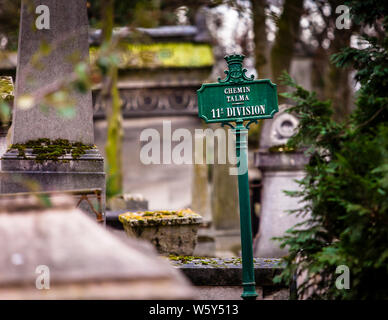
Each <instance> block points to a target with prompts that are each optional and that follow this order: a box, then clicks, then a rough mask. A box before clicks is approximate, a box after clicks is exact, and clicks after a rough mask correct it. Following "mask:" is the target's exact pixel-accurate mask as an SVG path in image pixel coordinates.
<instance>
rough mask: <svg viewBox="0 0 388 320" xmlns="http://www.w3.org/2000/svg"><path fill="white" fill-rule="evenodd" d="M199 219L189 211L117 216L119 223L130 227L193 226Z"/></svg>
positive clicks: (164, 211) (197, 215)
mask: <svg viewBox="0 0 388 320" xmlns="http://www.w3.org/2000/svg"><path fill="white" fill-rule="evenodd" d="M201 218H202V217H201V216H200V215H199V214H196V213H195V212H193V211H192V210H191V209H182V210H176V211H170V210H157V211H138V212H126V213H123V214H120V215H119V221H120V222H121V223H123V224H124V225H130V226H131V227H136V226H139V225H144V226H158V225H160V226H166V225H179V224H195V223H200V222H201Z"/></svg>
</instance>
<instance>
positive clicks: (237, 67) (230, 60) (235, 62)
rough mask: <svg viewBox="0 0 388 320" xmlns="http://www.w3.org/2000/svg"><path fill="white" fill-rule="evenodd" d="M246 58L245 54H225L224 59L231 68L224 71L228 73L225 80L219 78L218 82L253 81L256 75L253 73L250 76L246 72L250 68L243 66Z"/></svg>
mask: <svg viewBox="0 0 388 320" xmlns="http://www.w3.org/2000/svg"><path fill="white" fill-rule="evenodd" d="M244 58H245V56H244V55H242V54H231V55H229V56H225V57H224V59H225V60H226V62H227V64H228V69H229V70H225V71H224V73H225V74H226V78H225V79H224V80H221V78H218V82H220V83H227V82H229V83H244V82H249V81H252V80H253V79H254V75H251V77H250V78H248V77H247V76H246V74H245V72H247V71H248V70H247V69H243V68H242V62H243V60H244Z"/></svg>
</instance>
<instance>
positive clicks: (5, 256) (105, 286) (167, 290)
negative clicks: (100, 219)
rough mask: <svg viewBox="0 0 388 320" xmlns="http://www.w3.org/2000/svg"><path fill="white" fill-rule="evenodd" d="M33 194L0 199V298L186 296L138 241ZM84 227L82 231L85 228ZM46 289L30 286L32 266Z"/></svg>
mask: <svg viewBox="0 0 388 320" xmlns="http://www.w3.org/2000/svg"><path fill="white" fill-rule="evenodd" d="M52 203H53V207H52V208H45V207H44V206H42V204H41V202H39V199H37V198H35V197H31V196H30V197H20V198H17V199H12V200H9V199H8V200H7V199H2V201H1V203H0V250H1V252H2V254H1V258H0V299H189V298H192V297H193V292H192V290H191V289H190V286H189V284H188V282H187V281H186V280H185V279H184V278H183V277H182V275H181V274H180V273H179V272H177V270H174V269H173V268H171V267H170V266H169V264H168V263H167V262H166V261H163V260H162V259H160V258H158V257H157V256H156V254H155V252H154V251H152V250H149V248H147V247H146V246H144V245H141V246H139V245H138V241H136V240H132V239H128V241H126V242H125V243H124V242H122V241H120V240H119V239H118V238H116V237H114V236H112V235H111V234H110V233H109V232H107V231H106V230H104V229H103V228H102V227H101V226H98V225H97V224H96V223H95V222H94V221H92V220H91V219H89V218H88V217H87V216H85V215H84V214H83V213H82V212H81V211H80V210H78V209H75V208H74V203H73V202H72V200H71V198H66V197H58V198H54V199H52ZM85 231H87V232H85ZM39 265H45V266H47V267H49V270H50V290H37V289H36V287H35V283H36V279H37V274H36V272H35V270H36V268H37V266H39Z"/></svg>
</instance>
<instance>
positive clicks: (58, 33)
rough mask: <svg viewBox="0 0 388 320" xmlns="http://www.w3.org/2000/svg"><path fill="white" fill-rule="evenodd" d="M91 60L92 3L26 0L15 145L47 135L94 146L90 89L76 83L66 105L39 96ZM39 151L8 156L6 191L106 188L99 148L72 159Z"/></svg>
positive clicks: (5, 160)
mask: <svg viewBox="0 0 388 320" xmlns="http://www.w3.org/2000/svg"><path fill="white" fill-rule="evenodd" d="M88 59H89V44H88V18H87V7H86V1H80V0H67V1H62V0H39V1H38V0H29V1H24V0H23V1H22V9H21V20H20V31H19V47H18V64H17V74H16V89H15V101H14V110H13V121H12V136H11V143H12V144H20V145H22V146H23V144H25V143H26V142H28V141H35V142H36V140H38V139H42V138H44V139H47V140H46V141H50V143H52V144H54V146H55V145H56V144H55V143H53V142H54V141H55V140H57V139H62V140H68V141H69V142H70V143H79V144H82V145H84V146H85V145H88V146H92V145H93V144H94V133H93V110H92V97H91V91H90V90H87V91H86V92H84V93H80V92H78V91H77V90H76V89H75V88H74V86H70V87H69V88H70V89H69V91H68V97H67V98H66V99H65V101H64V102H63V104H62V105H60V106H58V105H56V104H55V103H50V101H52V100H48V101H46V100H45V101H44V105H43V104H42V100H39V97H40V96H42V95H43V93H44V92H47V91H50V90H48V89H50V88H52V89H53V88H57V87H58V88H60V87H61V85H60V84H61V83H63V82H64V81H66V80H68V79H72V75H73V74H74V67H75V65H76V64H77V63H79V62H81V61H85V62H88ZM54 91H55V90H54ZM31 98H34V99H31ZM55 98H58V97H55V96H54V99H53V100H55ZM26 102H29V103H26ZM24 147H26V146H24ZM36 153H37V151H36V150H34V149H33V148H28V147H27V148H26V149H25V151H24V154H20V152H18V151H17V150H16V149H10V150H8V151H7V152H6V153H5V154H4V156H3V158H2V170H3V172H2V174H1V185H0V193H14V192H21V191H30V190H31V186H32V185H35V187H34V188H35V189H39V190H43V191H48V190H50V191H51V190H74V189H85V188H101V189H102V190H103V191H104V190H105V174H104V161H103V158H102V157H101V155H100V153H99V151H98V150H97V149H96V148H94V147H93V148H91V149H90V150H86V153H85V154H83V155H81V156H80V157H77V158H75V157H73V156H72V153H71V152H69V151H67V152H66V155H63V154H62V156H61V158H60V159H59V160H66V161H55V160H58V159H54V160H53V159H52V158H51V159H50V158H49V157H47V160H46V159H43V161H39V162H38V161H35V160H34V158H35V157H36V156H37V154H36ZM27 182H28V183H27ZM31 182H32V183H31ZM103 195H105V192H103ZM103 201H104V199H103Z"/></svg>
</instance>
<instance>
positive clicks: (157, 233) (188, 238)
mask: <svg viewBox="0 0 388 320" xmlns="http://www.w3.org/2000/svg"><path fill="white" fill-rule="evenodd" d="M119 220H120V222H121V223H122V224H123V225H124V230H125V232H126V234H127V235H128V236H129V237H137V238H141V239H143V240H146V241H150V242H151V243H152V244H153V245H154V246H155V248H156V249H157V251H158V252H159V253H160V254H163V255H169V254H175V255H192V254H193V252H194V249H195V245H196V244H197V233H198V228H199V225H200V223H201V222H202V217H201V216H200V215H198V214H196V213H194V212H193V211H191V210H190V209H183V210H179V211H143V212H126V213H123V214H121V215H119Z"/></svg>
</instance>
